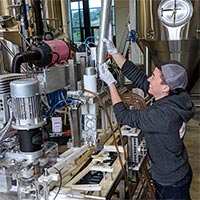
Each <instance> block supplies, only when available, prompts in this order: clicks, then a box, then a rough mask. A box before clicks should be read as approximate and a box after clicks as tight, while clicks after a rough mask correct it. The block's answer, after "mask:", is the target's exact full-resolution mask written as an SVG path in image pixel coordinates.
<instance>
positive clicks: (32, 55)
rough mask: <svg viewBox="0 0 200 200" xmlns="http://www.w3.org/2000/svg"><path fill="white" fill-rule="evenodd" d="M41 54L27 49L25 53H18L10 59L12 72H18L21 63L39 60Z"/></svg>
mask: <svg viewBox="0 0 200 200" xmlns="http://www.w3.org/2000/svg"><path fill="white" fill-rule="evenodd" d="M41 56H42V55H41V54H40V53H39V52H37V51H29V52H25V53H22V54H20V53H18V54H16V56H15V57H14V58H13V61H12V73H20V68H21V64H22V63H24V62H29V61H34V60H40V59H41Z"/></svg>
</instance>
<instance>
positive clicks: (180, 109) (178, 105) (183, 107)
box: [161, 90, 195, 122]
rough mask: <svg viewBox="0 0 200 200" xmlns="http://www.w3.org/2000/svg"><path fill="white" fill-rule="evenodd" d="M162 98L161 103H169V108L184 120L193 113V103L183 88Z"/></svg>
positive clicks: (187, 119)
mask: <svg viewBox="0 0 200 200" xmlns="http://www.w3.org/2000/svg"><path fill="white" fill-rule="evenodd" d="M162 100H163V101H162ZM162 100H161V101H162V103H164V102H165V101H166V103H167V104H170V106H171V108H172V109H173V110H175V111H176V112H177V113H178V114H179V116H180V117H181V118H182V119H183V121H184V122H188V121H189V120H190V119H191V118H192V117H193V116H194V114H195V105H194V104H193V102H192V101H191V98H190V96H189V94H188V93H187V92H186V91H185V90H183V91H181V92H179V93H178V94H172V95H170V96H167V97H165V98H163V99H162Z"/></svg>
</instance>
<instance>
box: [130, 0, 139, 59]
mask: <svg viewBox="0 0 200 200" xmlns="http://www.w3.org/2000/svg"><path fill="white" fill-rule="evenodd" d="M129 15H130V30H136V21H137V13H136V0H129ZM135 46H136V44H135V43H133V42H131V52H130V53H131V59H133V58H134V50H133V49H134V48H135ZM132 61H133V60H132Z"/></svg>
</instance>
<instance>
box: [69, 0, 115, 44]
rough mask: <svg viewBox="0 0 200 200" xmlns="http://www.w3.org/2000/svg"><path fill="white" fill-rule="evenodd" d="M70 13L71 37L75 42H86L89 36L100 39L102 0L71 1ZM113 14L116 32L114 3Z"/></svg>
mask: <svg viewBox="0 0 200 200" xmlns="http://www.w3.org/2000/svg"><path fill="white" fill-rule="evenodd" d="M88 10H89V12H88ZM70 11H71V17H70V19H71V20H70V21H71V23H70V24H71V34H70V35H71V39H72V40H73V41H74V42H84V40H85V39H86V38H87V37H89V36H94V37H95V38H98V36H99V26H100V18H101V0H71V1H70ZM111 12H112V14H111V22H112V26H113V31H114V30H115V23H114V22H115V17H114V1H113V3H112V11H111Z"/></svg>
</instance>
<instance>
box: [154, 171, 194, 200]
mask: <svg viewBox="0 0 200 200" xmlns="http://www.w3.org/2000/svg"><path fill="white" fill-rule="evenodd" d="M191 182H192V169H191V168H190V169H189V171H188V173H187V175H186V176H185V177H184V178H183V179H182V180H180V181H178V182H176V183H174V184H172V185H161V184H159V183H157V182H156V181H154V186H155V189H156V195H155V196H156V199H168V200H189V199H191V198H190V185H191Z"/></svg>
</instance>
